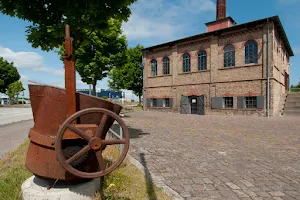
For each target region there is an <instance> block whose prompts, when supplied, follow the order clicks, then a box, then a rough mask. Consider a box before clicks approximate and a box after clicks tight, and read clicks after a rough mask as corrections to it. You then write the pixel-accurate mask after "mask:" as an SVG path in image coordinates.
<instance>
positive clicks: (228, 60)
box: [224, 44, 235, 67]
mask: <svg viewBox="0 0 300 200" xmlns="http://www.w3.org/2000/svg"><path fill="white" fill-rule="evenodd" d="M234 66H235V48H234V46H233V45H231V44H230V45H227V46H226V47H225V48H224V67H234Z"/></svg>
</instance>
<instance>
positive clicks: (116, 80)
mask: <svg viewBox="0 0 300 200" xmlns="http://www.w3.org/2000/svg"><path fill="white" fill-rule="evenodd" d="M142 49H143V46H141V45H137V46H136V47H134V48H129V49H128V50H127V51H126V63H125V64H124V65H122V67H114V68H113V70H112V71H111V72H110V73H109V78H110V79H111V80H109V81H108V84H109V86H110V87H111V88H113V89H117V90H119V89H126V90H132V91H133V93H134V94H135V95H137V96H138V97H139V103H140V104H141V97H142V95H143V69H142V66H141V64H142Z"/></svg>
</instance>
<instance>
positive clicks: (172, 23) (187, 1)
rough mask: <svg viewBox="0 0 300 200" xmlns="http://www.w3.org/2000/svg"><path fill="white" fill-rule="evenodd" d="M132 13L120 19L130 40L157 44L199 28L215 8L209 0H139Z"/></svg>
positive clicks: (196, 30)
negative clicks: (127, 19)
mask: <svg viewBox="0 0 300 200" xmlns="http://www.w3.org/2000/svg"><path fill="white" fill-rule="evenodd" d="M131 10H132V15H131V17H130V18H129V21H128V22H126V23H123V27H122V28H123V31H124V33H125V34H126V36H127V38H128V39H129V40H135V41H138V42H140V43H142V44H143V43H144V44H145V43H146V44H147V45H148V44H156V43H157V42H162V41H170V40H173V39H177V38H179V37H183V36H187V35H190V34H191V33H193V32H197V33H199V32H201V30H200V27H201V26H203V23H205V22H207V20H208V19H210V20H211V21H212V20H213V18H210V16H213V13H214V11H215V3H213V1H212V0H175V1H174V0H173V1H171V0H151V1H148V0H139V1H137V2H136V3H134V4H133V5H132V6H131ZM208 21H209V20H208Z"/></svg>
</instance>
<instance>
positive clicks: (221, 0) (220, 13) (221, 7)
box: [217, 0, 226, 20]
mask: <svg viewBox="0 0 300 200" xmlns="http://www.w3.org/2000/svg"><path fill="white" fill-rule="evenodd" d="M224 18H226V0H217V20H220V19H224Z"/></svg>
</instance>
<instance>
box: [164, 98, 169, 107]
mask: <svg viewBox="0 0 300 200" xmlns="http://www.w3.org/2000/svg"><path fill="white" fill-rule="evenodd" d="M164 100H165V102H164V107H167V108H168V107H170V99H164Z"/></svg>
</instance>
